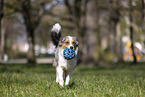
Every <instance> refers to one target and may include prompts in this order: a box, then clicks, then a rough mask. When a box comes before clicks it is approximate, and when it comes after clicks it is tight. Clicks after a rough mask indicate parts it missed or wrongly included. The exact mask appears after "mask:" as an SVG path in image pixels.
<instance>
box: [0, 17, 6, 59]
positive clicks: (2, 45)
mask: <svg viewBox="0 0 145 97" xmlns="http://www.w3.org/2000/svg"><path fill="white" fill-rule="evenodd" d="M4 47H5V29H4V26H3V20H2V22H1V45H0V49H1V60H3V57H4Z"/></svg>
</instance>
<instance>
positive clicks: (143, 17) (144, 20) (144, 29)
mask: <svg viewBox="0 0 145 97" xmlns="http://www.w3.org/2000/svg"><path fill="white" fill-rule="evenodd" d="M144 4H145V2H144V0H142V33H143V37H144V46H145V27H144V22H145V5H144Z"/></svg>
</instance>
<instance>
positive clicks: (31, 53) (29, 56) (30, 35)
mask: <svg viewBox="0 0 145 97" xmlns="http://www.w3.org/2000/svg"><path fill="white" fill-rule="evenodd" d="M27 39H28V44H29V50H28V53H27V62H28V63H29V64H34V63H36V60H35V51H34V44H35V43H34V31H33V32H27Z"/></svg>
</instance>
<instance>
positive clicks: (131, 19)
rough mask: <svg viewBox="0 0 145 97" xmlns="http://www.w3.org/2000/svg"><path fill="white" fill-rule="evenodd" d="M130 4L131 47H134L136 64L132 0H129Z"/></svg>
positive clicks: (135, 61)
mask: <svg viewBox="0 0 145 97" xmlns="http://www.w3.org/2000/svg"><path fill="white" fill-rule="evenodd" d="M129 6H130V10H129V17H130V27H129V29H130V40H131V49H132V52H133V54H132V55H133V58H134V61H133V63H134V64H136V63H137V60H136V56H135V53H134V44H133V17H132V1H131V0H129Z"/></svg>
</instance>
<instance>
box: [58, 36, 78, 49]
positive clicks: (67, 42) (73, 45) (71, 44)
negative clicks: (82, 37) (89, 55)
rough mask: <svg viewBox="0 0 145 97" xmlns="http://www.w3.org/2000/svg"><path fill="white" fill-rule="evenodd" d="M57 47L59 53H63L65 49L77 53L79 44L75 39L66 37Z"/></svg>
mask: <svg viewBox="0 0 145 97" xmlns="http://www.w3.org/2000/svg"><path fill="white" fill-rule="evenodd" d="M59 46H60V49H61V51H63V50H64V49H65V48H70V49H72V50H75V51H77V50H78V46H79V42H78V40H77V38H76V37H72V36H66V37H64V38H62V39H60V42H59Z"/></svg>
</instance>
